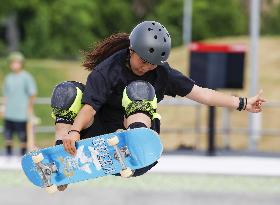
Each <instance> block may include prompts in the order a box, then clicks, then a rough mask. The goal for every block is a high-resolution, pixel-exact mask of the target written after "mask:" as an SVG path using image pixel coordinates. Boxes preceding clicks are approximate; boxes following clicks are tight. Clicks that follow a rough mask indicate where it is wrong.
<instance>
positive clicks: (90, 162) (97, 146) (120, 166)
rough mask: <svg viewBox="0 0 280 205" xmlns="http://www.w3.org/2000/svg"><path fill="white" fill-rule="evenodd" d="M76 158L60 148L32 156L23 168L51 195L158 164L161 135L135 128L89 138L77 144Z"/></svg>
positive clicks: (23, 163) (131, 173) (46, 149)
mask: <svg viewBox="0 0 280 205" xmlns="http://www.w3.org/2000/svg"><path fill="white" fill-rule="evenodd" d="M76 148H77V154H76V156H72V155H70V154H69V153H67V152H66V151H65V150H64V147H63V145H57V146H53V147H48V148H44V149H40V150H37V151H33V152H29V153H27V154H25V155H24V156H23V157H22V161H21V165H22V169H23V171H24V173H25V175H26V176H27V178H28V179H29V180H30V181H31V182H32V183H33V184H34V185H36V186H39V187H41V188H45V189H46V191H47V192H49V193H53V192H56V191H57V186H59V185H64V184H70V183H76V182H79V181H84V180H88V179H92V178H98V177H103V176H107V175H113V174H117V173H120V175H121V176H122V177H130V176H132V175H133V171H134V170H136V169H139V168H143V167H146V166H148V165H151V164H152V163H154V162H155V161H157V160H158V159H159V158H160V156H161V154H162V150H163V146H162V144H161V142H160V138H159V135H158V134H157V133H156V132H155V131H153V130H151V129H148V128H135V129H131V130H125V131H118V132H114V133H110V134H105V135H100V136H96V137H91V138H87V139H84V140H80V141H77V142H76Z"/></svg>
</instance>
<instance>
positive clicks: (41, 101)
mask: <svg viewBox="0 0 280 205" xmlns="http://www.w3.org/2000/svg"><path fill="white" fill-rule="evenodd" d="M50 101H51V100H50V98H47V97H38V98H37V99H36V101H35V104H37V105H50ZM2 103H3V99H2V98H0V105H1V104H2ZM159 106H187V107H193V108H194V109H195V113H196V114H195V116H194V127H184V128H168V127H163V128H161V131H162V133H195V134H202V133H207V132H208V128H206V127H202V125H201V124H202V123H201V112H202V111H201V109H202V107H203V106H205V105H202V104H199V103H197V102H194V101H192V100H189V99H187V98H171V97H166V98H165V99H164V100H162V101H161V102H160V103H159ZM265 107H268V108H275V109H279V108H280V102H276V101H275V102H267V103H265V104H264V108H265ZM221 109H222V124H221V127H220V128H218V129H217V130H216V132H217V133H218V134H222V135H223V136H224V137H223V138H224V139H226V138H228V137H227V136H229V135H230V134H248V132H249V129H248V128H241V127H231V123H230V120H229V118H230V112H231V111H230V109H228V108H221ZM2 130H3V128H2V127H0V132H2ZM36 132H37V133H52V132H54V127H53V125H41V126H40V125H39V126H37V127H36ZM260 134H261V135H270V136H280V128H262V129H261V130H260ZM225 141H226V140H225Z"/></svg>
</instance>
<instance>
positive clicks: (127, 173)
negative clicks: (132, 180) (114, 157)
mask: <svg viewBox="0 0 280 205" xmlns="http://www.w3.org/2000/svg"><path fill="white" fill-rule="evenodd" d="M120 174H121V177H124V178H129V177H131V176H132V175H133V172H132V170H131V169H130V168H126V169H124V170H122V171H121V173H120Z"/></svg>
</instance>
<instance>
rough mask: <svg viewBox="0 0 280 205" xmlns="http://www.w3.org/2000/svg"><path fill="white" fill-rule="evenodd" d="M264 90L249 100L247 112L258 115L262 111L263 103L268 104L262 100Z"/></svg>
mask: <svg viewBox="0 0 280 205" xmlns="http://www.w3.org/2000/svg"><path fill="white" fill-rule="evenodd" d="M262 93H263V90H260V91H259V93H258V94H257V95H256V96H254V97H251V98H248V101H247V106H246V110H247V111H248V112H252V113H258V112H261V111H262V103H264V102H266V100H265V99H263V98H261V94H262Z"/></svg>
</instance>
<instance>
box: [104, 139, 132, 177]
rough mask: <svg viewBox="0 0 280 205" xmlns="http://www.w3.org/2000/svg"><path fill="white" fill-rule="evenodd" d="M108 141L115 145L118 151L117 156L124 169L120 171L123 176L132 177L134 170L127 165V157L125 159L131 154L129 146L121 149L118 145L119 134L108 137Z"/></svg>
mask: <svg viewBox="0 0 280 205" xmlns="http://www.w3.org/2000/svg"><path fill="white" fill-rule="evenodd" d="M107 142H108V144H109V145H110V146H113V147H114V149H115V151H116V153H115V158H116V159H117V160H118V161H119V162H120V164H121V167H122V171H121V172H120V174H121V176H122V177H125V178H128V177H131V176H132V175H133V171H132V170H131V169H130V168H129V167H127V166H126V164H125V159H124V158H125V156H128V155H130V153H129V150H128V149H127V147H124V148H121V149H120V148H119V147H118V146H117V144H118V143H119V138H118V137H117V136H114V137H112V138H110V139H108V140H107ZM123 153H124V154H123Z"/></svg>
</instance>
